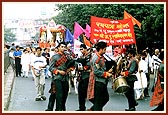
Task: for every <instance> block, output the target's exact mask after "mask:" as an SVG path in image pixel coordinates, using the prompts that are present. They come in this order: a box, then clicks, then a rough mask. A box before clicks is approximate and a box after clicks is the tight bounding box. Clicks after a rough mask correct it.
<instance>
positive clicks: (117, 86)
mask: <svg viewBox="0 0 168 115" xmlns="http://www.w3.org/2000/svg"><path fill="white" fill-rule="evenodd" d="M113 89H114V91H115V92H117V93H125V92H126V91H128V89H129V85H128V84H127V81H126V79H125V77H123V76H119V77H117V78H115V79H114V81H113Z"/></svg>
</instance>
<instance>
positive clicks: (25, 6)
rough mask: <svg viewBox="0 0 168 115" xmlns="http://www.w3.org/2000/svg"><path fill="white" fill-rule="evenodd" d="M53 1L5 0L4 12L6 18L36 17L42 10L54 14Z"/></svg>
mask: <svg viewBox="0 0 168 115" xmlns="http://www.w3.org/2000/svg"><path fill="white" fill-rule="evenodd" d="M54 6H55V3H53V2H46V3H44V2H3V3H2V13H3V17H4V19H18V18H24V19H35V18H37V17H39V16H40V15H41V12H46V13H47V14H54V10H53V9H54Z"/></svg>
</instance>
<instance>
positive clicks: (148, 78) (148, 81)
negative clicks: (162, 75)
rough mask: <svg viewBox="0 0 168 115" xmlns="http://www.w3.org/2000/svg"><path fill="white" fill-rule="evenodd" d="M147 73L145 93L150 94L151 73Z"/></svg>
mask: <svg viewBox="0 0 168 115" xmlns="http://www.w3.org/2000/svg"><path fill="white" fill-rule="evenodd" d="M145 75H146V78H147V87H146V88H145V89H144V95H145V96H147V95H149V92H148V88H149V85H150V75H149V73H145Z"/></svg>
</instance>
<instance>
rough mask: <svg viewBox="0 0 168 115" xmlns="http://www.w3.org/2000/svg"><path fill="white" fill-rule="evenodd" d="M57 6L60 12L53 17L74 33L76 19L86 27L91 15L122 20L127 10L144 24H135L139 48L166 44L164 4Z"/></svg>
mask: <svg viewBox="0 0 168 115" xmlns="http://www.w3.org/2000/svg"><path fill="white" fill-rule="evenodd" d="M55 7H56V10H57V11H59V14H58V15H57V16H55V17H53V19H54V20H55V22H56V23H57V24H63V25H65V26H66V27H67V28H69V29H70V31H71V32H72V33H73V28H74V22H75V21H76V22H78V23H79V24H80V25H81V26H82V27H83V28H85V24H86V23H87V24H89V25H90V16H97V17H102V18H110V19H113V20H122V19H123V18H124V10H126V11H127V12H128V13H129V14H131V15H132V16H133V17H134V18H136V19H137V20H138V21H139V22H141V24H142V29H139V27H138V26H137V25H135V26H134V30H135V35H136V41H137V46H138V48H142V49H144V48H146V47H157V46H154V44H152V43H154V42H159V43H161V46H162V48H163V46H164V44H163V43H164V4H56V5H55ZM142 42H143V45H142ZM148 43H150V44H148Z"/></svg>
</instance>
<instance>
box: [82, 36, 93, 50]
mask: <svg viewBox="0 0 168 115" xmlns="http://www.w3.org/2000/svg"><path fill="white" fill-rule="evenodd" d="M86 37H87V36H85V35H83V43H84V44H85V45H86V46H88V47H91V46H92V44H91V43H90V41H89V40H88V39H87V38H86Z"/></svg>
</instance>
